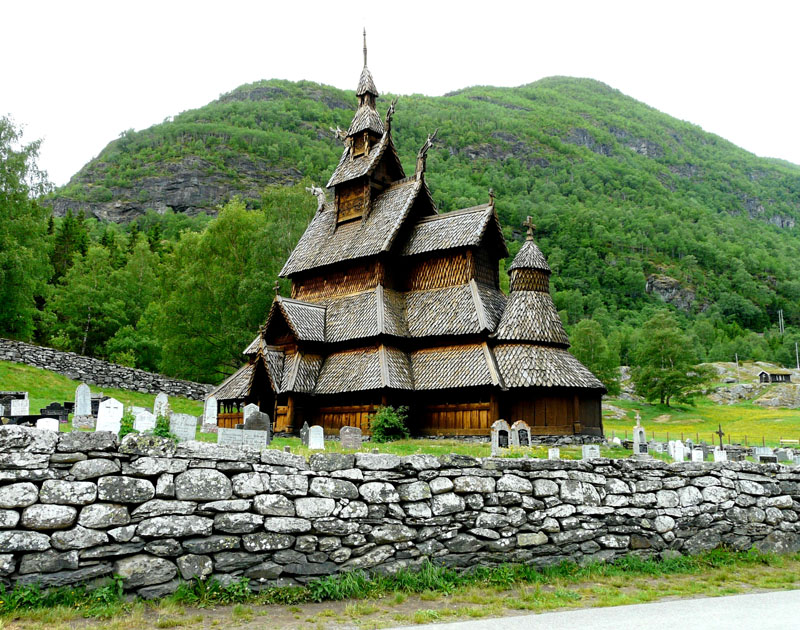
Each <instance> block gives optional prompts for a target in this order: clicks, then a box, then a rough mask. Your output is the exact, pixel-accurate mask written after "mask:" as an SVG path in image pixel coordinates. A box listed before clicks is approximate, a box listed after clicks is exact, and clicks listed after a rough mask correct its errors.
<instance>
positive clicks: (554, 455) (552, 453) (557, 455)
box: [547, 446, 561, 459]
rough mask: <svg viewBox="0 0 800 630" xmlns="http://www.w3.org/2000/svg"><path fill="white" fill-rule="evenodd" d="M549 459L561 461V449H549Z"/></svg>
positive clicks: (554, 447) (555, 447)
mask: <svg viewBox="0 0 800 630" xmlns="http://www.w3.org/2000/svg"><path fill="white" fill-rule="evenodd" d="M547 459H561V449H560V448H558V447H557V446H553V447H550V448H548V449H547Z"/></svg>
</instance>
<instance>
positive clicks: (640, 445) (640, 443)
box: [633, 413, 647, 455]
mask: <svg viewBox="0 0 800 630" xmlns="http://www.w3.org/2000/svg"><path fill="white" fill-rule="evenodd" d="M633 454H634V455H647V439H646V438H645V432H644V427H643V426H642V423H641V417H640V416H639V414H638V413H637V414H636V426H635V427H633Z"/></svg>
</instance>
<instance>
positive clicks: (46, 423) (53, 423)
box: [36, 418, 59, 433]
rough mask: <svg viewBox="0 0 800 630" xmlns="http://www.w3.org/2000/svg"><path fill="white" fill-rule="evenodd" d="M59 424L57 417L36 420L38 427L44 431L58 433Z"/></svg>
mask: <svg viewBox="0 0 800 630" xmlns="http://www.w3.org/2000/svg"><path fill="white" fill-rule="evenodd" d="M58 424H59V423H58V420H57V419H56V418H39V419H38V420H37V421H36V428H37V429H41V430H42V431H55V432H56V433H58Z"/></svg>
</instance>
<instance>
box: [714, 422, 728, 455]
mask: <svg viewBox="0 0 800 630" xmlns="http://www.w3.org/2000/svg"><path fill="white" fill-rule="evenodd" d="M717 426H718V427H719V430H717V431H714V433H715V434H716V435H718V436H719V447H720V448H721V449H722V450H725V447H724V446H723V444H722V436H723V435H725V432H724V431H723V430H722V425H721V424H718V425H717Z"/></svg>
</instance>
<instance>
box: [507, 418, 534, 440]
mask: <svg viewBox="0 0 800 630" xmlns="http://www.w3.org/2000/svg"><path fill="white" fill-rule="evenodd" d="M530 445H531V428H530V426H528V423H527V422H525V421H524V420H517V421H516V422H515V423H514V424H512V425H511V446H522V447H527V446H530Z"/></svg>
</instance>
